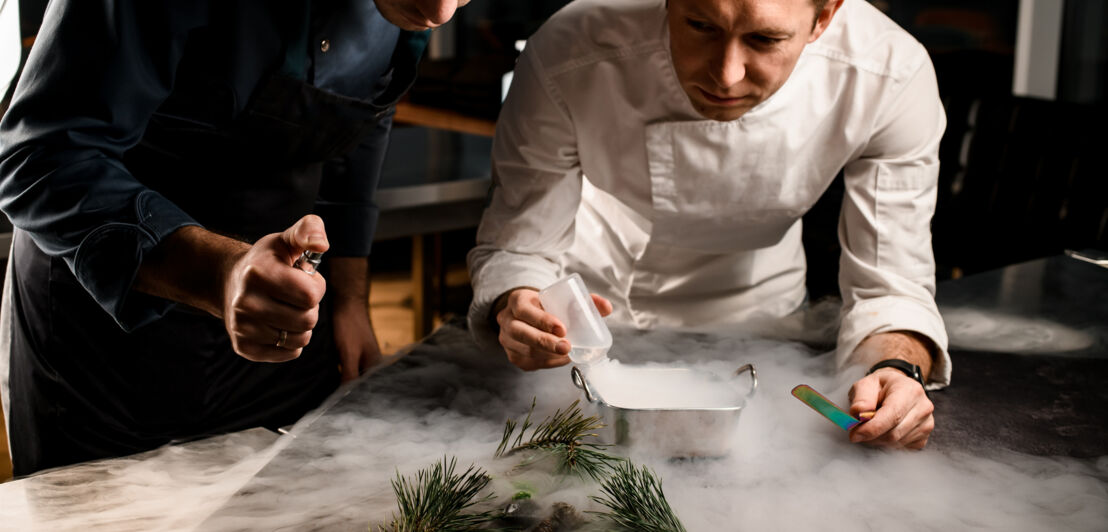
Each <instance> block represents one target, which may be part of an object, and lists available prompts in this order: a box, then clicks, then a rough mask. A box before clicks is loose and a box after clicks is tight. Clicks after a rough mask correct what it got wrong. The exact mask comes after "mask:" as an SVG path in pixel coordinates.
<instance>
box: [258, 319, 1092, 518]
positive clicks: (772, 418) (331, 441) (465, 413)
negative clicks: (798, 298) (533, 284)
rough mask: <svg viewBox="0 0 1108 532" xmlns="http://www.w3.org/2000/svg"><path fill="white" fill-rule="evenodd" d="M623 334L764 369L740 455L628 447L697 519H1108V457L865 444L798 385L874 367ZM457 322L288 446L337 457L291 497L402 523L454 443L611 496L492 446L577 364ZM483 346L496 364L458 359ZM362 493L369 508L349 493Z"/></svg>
mask: <svg viewBox="0 0 1108 532" xmlns="http://www.w3.org/2000/svg"><path fill="white" fill-rule="evenodd" d="M613 332H614V333H615V344H614V346H613V348H612V350H611V352H610V355H611V357H612V358H613V359H616V360H620V361H622V364H624V365H628V364H636V365H638V364H642V365H651V364H666V363H672V361H673V360H681V365H682V366H684V367H691V368H695V369H698V370H703V371H706V372H711V373H714V374H717V375H720V376H722V377H724V378H726V377H727V376H729V375H730V374H731V373H732V372H734V370H735V368H737V367H738V366H739V365H741V364H745V363H753V364H755V365H756V367H757V370H758V380H759V386H758V390H757V393H755V395H754V396H753V397H751V398H750V399H748V400H747V402H746V405H745V408H744V409H743V411H742V414H741V418H740V421H739V423H738V429H737V430H736V431H735V433H734V434H733V436H732V437H733V441H732V445H731V452H730V454H729V456H726V457H724V458H719V459H697V460H670V459H667V458H664V457H657V456H650V455H649V454H644V453H643V452H641V451H639V450H636V449H630V450H629V451H619V452H621V453H624V454H625V455H628V456H630V457H631V458H632V459H633V460H634V461H635V462H636V463H638V464H643V465H648V466H649V467H651V468H653V469H654V470H655V471H656V472H657V474H658V475H659V476H660V477H661V478H662V482H663V487H664V490H665V494H666V497H667V498H668V500H669V501H670V503H671V505H672V506H673V508H674V510H675V511H676V513H677V515H678V516H679V517H680V519H681V520H682V521H683V523H684V524H685V525H686V527H687V528H688V529H689V530H690V531H713V532H714V531H730V530H759V531H762V530H806V529H811V530H880V531H896V530H942V531H950V530H1006V531H1012V530H1104V527H1105V524H1106V523H1108V491H1106V486H1108V458H1102V459H1100V460H1093V461H1089V460H1077V459H1069V458H1041V457H1034V456H1023V455H1013V454H1011V453H1008V454H1005V455H1004V456H1003V457H1002V459H1003V461H1000V460H997V459H996V458H998V456H987V455H970V454H966V453H962V452H957V451H954V450H951V449H943V448H941V446H939V445H935V444H932V445H930V446H928V448H927V449H925V450H924V451H922V452H900V451H883V450H875V449H871V448H866V447H861V446H858V445H854V444H851V443H849V442H848V440H847V438H846V434H845V432H843V431H842V430H841V429H839V428H838V427H836V426H834V425H832V424H831V423H830V422H828V421H827V420H825V419H823V418H822V417H820V416H818V415H817V414H815V413H814V412H813V411H812V410H811V409H809V408H808V407H807V406H806V405H804V404H803V403H801V402H799V401H797V400H796V399H795V398H793V397H792V396H791V395H790V393H789V392H790V390H791V389H792V388H793V387H794V386H795V385H797V384H801V383H805V384H809V385H811V386H813V387H814V388H815V389H817V390H819V391H821V392H823V393H824V394H825V395H827V396H828V397H829V398H831V399H832V400H833V401H836V402H838V403H839V404H840V405H845V404H846V403H847V400H846V395H847V390H848V389H849V384H850V382H852V381H853V380H854V379H856V378H857V377H858V376H859V374H860V372H859V373H854V374H844V375H838V376H836V371H835V368H834V360H833V358H832V356H831V355H830V354H829V353H826V354H820V353H817V352H814V351H812V350H811V349H810V348H808V347H804V346H802V345H800V344H796V343H790V342H784V341H776V340H765V339H753V338H752V337H749V336H745V335H738V334H732V335H731V336H730V337H723V338H721V337H719V336H714V335H696V334H687V333H682V334H679V333H671V332H670V333H667V332H661V331H654V332H630V331H618V330H616V331H613ZM454 334H457V335H458V338H457V341H449V338H448V339H447V341H445V342H443V344H442V345H440V346H433V345H426V346H419V347H417V349H418V350H419V352H418V353H413V354H412V355H409V357H407V359H409V360H407V362H405V361H403V360H402V361H401V362H400V363H398V364H397V366H405V367H402V368H399V367H397V368H386V369H385V370H383V371H382V372H381V373H380V374H379V375H375V376H373V377H372V378H371V379H370V382H369V383H368V385H366V386H361V387H358V388H356V390H355V392H352V394H351V396H348V397H346V398H344V399H343V400H342V402H341V403H340V404H338V405H336V407H334V408H332V409H331V410H330V411H329V412H328V414H327V415H326V416H324V417H323V418H321V419H320V420H317V421H315V422H314V425H313V426H312V430H311V431H310V432H311V434H307V435H306V437H302V438H300V439H299V440H297V441H295V442H294V443H292V444H290V447H289V448H288V449H286V451H285V452H286V453H288V452H289V451H295V448H296V446H298V445H302V446H311V447H312V452H313V454H318V453H324V454H326V455H327V456H329V458H328V459H326V460H318V459H316V460H313V461H312V463H311V464H310V467H311V468H312V470H313V474H312V475H304V481H303V483H304V485H302V486H300V485H298V486H296V487H295V489H294V490H293V491H292V492H291V493H289V494H287V496H288V497H295V498H296V500H297V505H298V506H302V507H306V508H312V513H313V517H312V519H313V524H314V525H316V526H320V527H323V528H326V526H327V524H328V522H330V521H331V520H334V521H333V522H334V523H336V524H337V523H339V522H341V520H342V519H352V520H355V521H363V522H365V521H368V522H369V523H373V524H383V523H385V522H387V520H388V518H389V517H390V516H391V515H392V513H393V512H394V511H395V509H396V500H395V497H394V496H393V493H392V490H391V487H390V486H389V481H390V480H391V479H392V478H393V476H394V475H395V474H396V473H399V474H401V475H407V476H411V475H414V474H415V473H416V471H418V470H420V469H423V468H426V467H428V466H429V465H431V464H432V463H434V462H435V461H437V460H440V459H441V458H442V457H443V456H444V455H450V456H456V457H457V458H458V461H459V464H460V465H463V466H467V465H469V464H470V463H474V464H477V465H478V466H480V467H482V468H484V469H485V470H487V471H488V472H489V473H490V474H492V476H493V477H494V480H493V482H492V484H491V487H492V489H493V490H494V491H495V493H496V495H497V497H498V500H500V501H507V499H508V498H510V497H511V495H512V494H513V493H515V492H516V491H517V490H519V489H521V488H525V489H527V490H529V491H531V492H533V494H534V499H533V500H534V501H535V502H536V503H537V504H541V505H544V506H545V507H547V508H548V507H549V506H550V505H552V504H553V503H555V502H559V501H563V502H568V503H570V504H573V505H575V506H576V507H577V508H578V509H580V510H583V511H585V510H601V509H602V508H601V507H599V506H598V505H596V504H595V503H593V502H592V501H590V500H589V495H598V494H599V492H598V485H597V484H596V483H593V482H591V481H579V480H575V479H572V478H563V477H559V476H557V475H551V474H549V472H548V471H546V470H544V469H543V467H542V465H541V464H540V465H538V466H535V467H532V468H529V469H515V466H516V465H517V464H518V463H519V459H518V457H509V458H506V459H505V458H500V459H497V458H494V457H493V453H494V451H495V449H496V447H497V444H498V443H499V442H500V438H501V435H502V433H503V428H504V421H505V420H506V419H508V418H514V419H521V418H522V417H523V416H524V415H525V414H526V413H527V411H528V408H529V407H530V405H531V400H532V398H537V403H538V406H537V408H536V414H535V417H536V418H538V419H542V418H543V417H545V416H546V415H549V414H551V413H553V412H554V410H556V409H559V408H564V407H566V406H568V405H569V404H570V403H571V402H572V401H573V400H575V399H581V400H582V402H583V403H584V396H583V394H582V392H581V391H580V390H579V389H578V388H576V387H575V386H574V385H573V383H572V382H571V379H570V368H569V367H564V368H559V369H555V370H546V371H538V372H531V373H523V372H519V371H518V370H515V369H514V368H511V367H505V366H506V364H507V363H506V362H503V361H502V360H499V359H494V360H490V358H491V357H490V355H489V354H487V353H477V352H469V353H466V352H465V351H467V350H468V351H472V350H473V349H474V348H472V347H468V346H469V344H468V343H467V342H465V341H464V340H463V339H462V338H463V337H464V335H465V333H464V332H462V331H458V332H456V333H454ZM459 346H466V347H459ZM473 359H481V360H486V362H481V364H485V365H486V366H487V367H481V368H477V369H476V370H475V369H474V367H473V364H472V363H471V362H466V363H459V362H458V361H459V360H473ZM955 378H957V374H955ZM651 384H652V386H651V387H650V388H640V389H637V390H636V389H635V388H634V387H633V385H634V383H633V382H628V383H626V387H625V388H623V389H621V390H620V393H621V394H623V395H624V396H625V397H626V398H627V400H632V401H633V400H641V401H642V403H641V404H653V403H656V402H657V401H658V400H660V399H661V400H664V399H666V397H667V394H669V397H673V396H680V395H681V393H680V392H679V391H674V390H660V389H659V385H658V383H651ZM736 385H737V386H738V387H739V389H740V390H741V391H742V392H744V393H745V390H746V386H748V383H747V382H746V381H745V379H743V378H740V379H738V381H737V382H736ZM696 400H709V401H711V400H715V399H714V398H711V397H709V398H706V399H705V398H703V397H701V398H699V399H696ZM939 423H940V425H941V423H942V420H941V419H939ZM680 436H681V437H683V438H697V437H698V434H697V433H696V432H695V431H690V432H689V433H687V434H682V435H680ZM998 452H1000V451H998ZM290 464H291V462H290ZM280 465H281V464H271V465H270V466H267V467H279V466H280ZM297 465H298V466H301V465H300V464H297ZM302 467H307V466H302ZM320 472H326V474H319V473H320ZM263 477H264V471H263ZM309 484H310V485H309ZM352 493H356V494H358V497H357V499H358V501H359V502H358V504H357V505H351V504H350V498H351V495H350V494H352ZM336 501H338V502H336ZM262 519H263V522H264V518H262ZM254 524H264V523H254Z"/></svg>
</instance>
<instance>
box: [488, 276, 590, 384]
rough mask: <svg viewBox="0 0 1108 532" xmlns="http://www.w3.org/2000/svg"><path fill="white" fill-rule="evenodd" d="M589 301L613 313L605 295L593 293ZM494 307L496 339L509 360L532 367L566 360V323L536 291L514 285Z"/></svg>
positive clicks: (534, 368)
mask: <svg viewBox="0 0 1108 532" xmlns="http://www.w3.org/2000/svg"><path fill="white" fill-rule="evenodd" d="M592 301H593V304H595V305H596V309H597V310H599V311H600V315H601V316H607V315H608V314H611V313H612V304H611V303H609V302H608V300H607V299H604V298H602V297H600V296H598V295H596V294H592ZM500 307H503V308H500ZM493 308H494V309H498V308H500V310H499V311H497V312H496V323H497V324H498V325H499V326H500V336H499V338H498V339H499V340H500V345H501V346H503V347H504V351H505V352H506V353H507V354H508V360H509V361H511V362H512V364H515V365H516V366H518V367H519V368H520V369H523V370H526V371H532V370H536V369H544V368H556V367H558V366H564V365H566V364H568V363H569V351H570V349H571V348H572V346H570V345H569V341H568V340H566V339H565V336H566V327H565V325H564V324H563V323H562V322H561V321H560V320H559V319H558V318H555V317H554V316H553V315H552V314H550V313H548V312H546V311H545V310H543V308H542V303H541V302H540V301H539V293H538V291H536V290H534V289H532V288H516V289H514V290H511V291H510V292H507V293H506V294H504V295H501V296H500V297H499V298H497V303H496V305H495V306H494V307H493Z"/></svg>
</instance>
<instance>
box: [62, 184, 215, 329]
mask: <svg viewBox="0 0 1108 532" xmlns="http://www.w3.org/2000/svg"><path fill="white" fill-rule="evenodd" d="M135 215H136V220H137V222H136V223H110V224H106V225H103V226H100V227H98V228H96V229H94V230H93V231H92V232H90V233H89V234H88V235H87V236H85V238H84V239H83V240H82V241H81V244H80V246H78V247H77V252H76V254H75V255H74V258H73V264H72V265H71V266H72V268H73V272H74V275H75V276H76V277H77V281H78V282H79V283H81V286H82V287H84V289H85V290H86V291H88V293H89V295H91V296H92V298H93V300H95V301H96V303H97V304H99V305H100V307H101V308H103V309H104V310H105V311H107V312H108V314H110V315H111V316H112V318H113V319H115V321H116V323H117V324H119V326H120V327H121V328H122V329H123V330H124V331H127V332H131V331H133V330H135V329H137V328H139V327H141V326H143V325H146V324H147V323H150V322H153V321H155V320H157V319H158V318H161V317H162V316H164V315H165V314H166V312H169V310H170V309H171V308H173V306H174V305H175V303H173V302H172V301H169V300H166V299H162V298H160V297H155V296H151V295H147V294H143V293H141V292H136V291H133V290H132V289H131V287H132V285H133V284H134V282H135V277H136V276H137V275H138V270H139V267H141V266H142V260H143V257H145V256H146V254H147V253H149V252H150V250H151V249H153V248H154V246H157V245H158V244H159V243H160V242H161V241H162V240H163V239H164V238H165V237H167V236H169V234H170V233H172V232H174V231H176V230H177V229H180V228H181V227H184V226H187V225H200V224H198V223H197V222H196V221H195V220H193V219H192V217H190V216H189V215H188V214H185V212H184V211H182V210H181V209H180V208H179V207H177V205H175V204H174V203H173V202H171V201H169V200H168V199H166V198H165V197H164V196H162V195H161V194H158V193H157V192H154V191H151V190H146V191H143V192H140V193H139V194H138V196H137V197H136V198H135Z"/></svg>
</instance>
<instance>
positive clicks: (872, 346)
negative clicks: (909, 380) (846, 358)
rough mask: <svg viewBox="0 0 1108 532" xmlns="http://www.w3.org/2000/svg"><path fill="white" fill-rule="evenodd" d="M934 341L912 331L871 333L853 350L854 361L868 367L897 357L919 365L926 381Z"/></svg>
mask: <svg viewBox="0 0 1108 532" xmlns="http://www.w3.org/2000/svg"><path fill="white" fill-rule="evenodd" d="M934 352H935V347H934V343H933V342H932V341H931V340H930V339H928V338H927V337H926V336H923V335H922V334H919V333H917V332H913V331H891V332H885V333H878V334H873V335H870V336H868V337H866V339H865V340H862V343H861V344H859V345H858V348H857V349H855V350H854V355H853V357H852V359H853V360H854V362H855V363H857V364H859V365H862V366H865V367H870V366H872V365H873V364H876V363H877V362H879V361H881V360H885V359H888V358H899V359H901V360H906V361H908V362H911V363H912V364H915V365H917V366H919V367H920V373H922V374H923V379H924V381H925V382H926V381H927V380H928V378H930V376H931V365H932V361H933V360H932V357H933V355H932V353H934Z"/></svg>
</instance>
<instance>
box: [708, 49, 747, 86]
mask: <svg viewBox="0 0 1108 532" xmlns="http://www.w3.org/2000/svg"><path fill="white" fill-rule="evenodd" d="M711 76H712V81H715V82H716V84H717V85H719V87H720V88H724V89H726V88H730V87H733V86H735V85H736V84H738V83H739V82H740V81H742V80H743V78H745V77H746V54H745V53H744V51H743V48H742V45H741V44H740V43H738V42H735V41H729V42H727V43H724V44H723V48H722V49H721V50H719V51H718V52H717V54H716V58H715V61H714V64H713V65H712V68H711Z"/></svg>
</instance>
